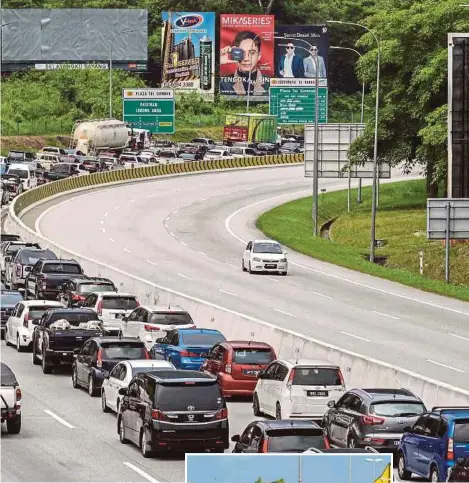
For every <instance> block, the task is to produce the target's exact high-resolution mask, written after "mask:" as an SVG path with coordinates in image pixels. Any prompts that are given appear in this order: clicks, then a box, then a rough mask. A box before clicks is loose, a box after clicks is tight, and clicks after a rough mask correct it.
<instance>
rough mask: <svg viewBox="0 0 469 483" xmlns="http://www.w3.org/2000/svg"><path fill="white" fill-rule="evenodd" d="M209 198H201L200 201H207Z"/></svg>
mask: <svg viewBox="0 0 469 483" xmlns="http://www.w3.org/2000/svg"><path fill="white" fill-rule="evenodd" d="M207 200H208V198H200V199H199V201H207Z"/></svg>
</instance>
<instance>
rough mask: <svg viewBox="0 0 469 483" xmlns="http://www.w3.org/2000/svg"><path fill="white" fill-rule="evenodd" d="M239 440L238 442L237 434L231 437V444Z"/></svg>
mask: <svg viewBox="0 0 469 483" xmlns="http://www.w3.org/2000/svg"><path fill="white" fill-rule="evenodd" d="M239 440H240V437H239V434H235V435H234V436H232V437H231V441H233V443H238V442H239Z"/></svg>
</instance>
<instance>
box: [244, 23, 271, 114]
mask: <svg viewBox="0 0 469 483" xmlns="http://www.w3.org/2000/svg"><path fill="white" fill-rule="evenodd" d="M266 34H270V32H259V33H258V34H257V35H256V36H255V37H254V38H253V39H252V43H253V44H254V42H255V41H256V39H257V37H259V35H266ZM251 51H252V49H250V50H249V67H250V68H249V78H248V79H249V80H248V96H247V99H246V112H249V101H250V93H251V75H252V52H251Z"/></svg>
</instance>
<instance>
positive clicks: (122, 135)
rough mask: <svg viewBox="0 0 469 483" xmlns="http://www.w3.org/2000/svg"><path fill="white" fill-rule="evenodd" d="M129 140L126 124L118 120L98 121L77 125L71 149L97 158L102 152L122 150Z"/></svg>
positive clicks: (80, 122) (79, 122) (83, 122)
mask: <svg viewBox="0 0 469 483" xmlns="http://www.w3.org/2000/svg"><path fill="white" fill-rule="evenodd" d="M128 140H129V133H128V128H127V125H126V124H125V122H123V121H119V120H117V119H97V120H89V121H78V122H76V123H75V126H74V128H73V134H72V141H71V144H70V149H76V150H77V151H81V152H82V153H83V154H84V155H85V156H97V155H98V154H99V153H100V152H101V151H106V150H109V149H112V150H122V149H124V148H125V147H126V146H127V143H128Z"/></svg>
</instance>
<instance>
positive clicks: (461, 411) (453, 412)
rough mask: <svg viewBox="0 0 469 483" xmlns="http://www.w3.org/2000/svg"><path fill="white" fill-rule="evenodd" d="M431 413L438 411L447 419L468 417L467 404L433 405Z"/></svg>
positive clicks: (468, 408)
mask: <svg viewBox="0 0 469 483" xmlns="http://www.w3.org/2000/svg"><path fill="white" fill-rule="evenodd" d="M431 412H432V413H438V414H440V415H441V416H445V417H446V418H447V419H467V418H469V407H468V406H444V407H442V406H435V407H433V408H432V410H431Z"/></svg>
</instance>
